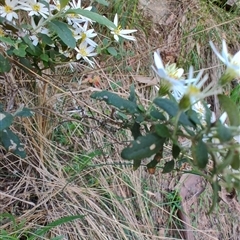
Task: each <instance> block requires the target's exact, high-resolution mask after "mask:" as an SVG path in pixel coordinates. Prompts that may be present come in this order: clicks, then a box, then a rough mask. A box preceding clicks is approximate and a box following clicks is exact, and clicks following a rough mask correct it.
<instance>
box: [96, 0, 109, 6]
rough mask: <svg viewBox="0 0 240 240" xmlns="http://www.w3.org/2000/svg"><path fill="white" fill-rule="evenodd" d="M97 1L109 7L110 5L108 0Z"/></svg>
mask: <svg viewBox="0 0 240 240" xmlns="http://www.w3.org/2000/svg"><path fill="white" fill-rule="evenodd" d="M95 1H96V2H98V3H100V4H102V5H104V6H106V7H108V5H109V2H107V1H106V0H95Z"/></svg>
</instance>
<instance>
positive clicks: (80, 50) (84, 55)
mask: <svg viewBox="0 0 240 240" xmlns="http://www.w3.org/2000/svg"><path fill="white" fill-rule="evenodd" d="M79 53H80V54H81V55H82V56H83V57H86V56H87V55H88V54H87V51H86V49H85V48H81V49H79Z"/></svg>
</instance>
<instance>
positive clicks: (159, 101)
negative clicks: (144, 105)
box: [153, 98, 179, 117]
mask: <svg viewBox="0 0 240 240" xmlns="http://www.w3.org/2000/svg"><path fill="white" fill-rule="evenodd" d="M153 102H154V103H155V104H156V105H157V106H158V107H159V108H161V109H163V110H164V111H165V112H167V113H168V115H169V116H171V117H174V116H176V115H177V113H178V111H179V108H178V106H177V104H176V103H175V102H173V101H171V100H169V99H166V98H155V99H154V100H153Z"/></svg>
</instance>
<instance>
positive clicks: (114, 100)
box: [91, 91, 140, 114]
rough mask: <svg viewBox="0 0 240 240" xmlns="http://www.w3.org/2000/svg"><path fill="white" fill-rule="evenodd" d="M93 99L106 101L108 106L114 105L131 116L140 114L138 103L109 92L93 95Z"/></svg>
mask: <svg viewBox="0 0 240 240" xmlns="http://www.w3.org/2000/svg"><path fill="white" fill-rule="evenodd" d="M91 98H94V99H97V100H101V101H105V102H106V103H107V104H109V105H112V106H114V107H116V108H118V109H120V110H122V111H123V110H125V111H126V112H128V113H131V114H136V113H140V111H139V109H138V106H137V104H136V103H133V102H131V101H129V100H127V99H124V98H121V97H119V96H118V95H117V94H115V93H111V92H108V91H102V92H95V93H93V94H92V95H91Z"/></svg>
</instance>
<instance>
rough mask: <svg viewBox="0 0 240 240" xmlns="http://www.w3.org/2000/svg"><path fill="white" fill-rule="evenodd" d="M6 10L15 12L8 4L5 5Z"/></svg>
mask: <svg viewBox="0 0 240 240" xmlns="http://www.w3.org/2000/svg"><path fill="white" fill-rule="evenodd" d="M4 11H5V12H6V13H11V12H13V9H12V8H11V7H10V6H8V5H6V6H4Z"/></svg>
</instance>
